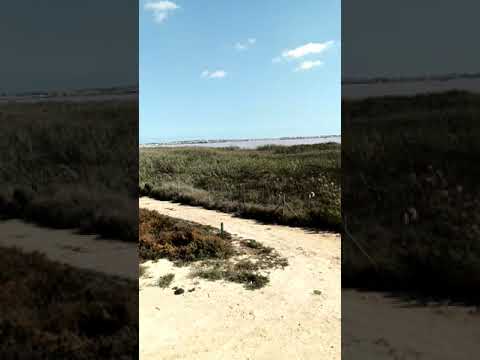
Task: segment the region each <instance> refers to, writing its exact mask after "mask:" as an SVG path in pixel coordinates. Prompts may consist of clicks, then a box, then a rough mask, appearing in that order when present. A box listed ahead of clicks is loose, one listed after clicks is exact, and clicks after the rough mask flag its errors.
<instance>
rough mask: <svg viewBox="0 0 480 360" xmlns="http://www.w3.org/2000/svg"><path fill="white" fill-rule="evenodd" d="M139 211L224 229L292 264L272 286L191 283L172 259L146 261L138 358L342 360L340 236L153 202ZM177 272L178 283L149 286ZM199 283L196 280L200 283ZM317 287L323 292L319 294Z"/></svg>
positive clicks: (273, 279)
mask: <svg viewBox="0 0 480 360" xmlns="http://www.w3.org/2000/svg"><path fill="white" fill-rule="evenodd" d="M140 207H141V208H147V209H150V210H156V211H158V212H160V213H161V214H165V215H169V216H173V217H177V218H182V219H185V220H190V221H195V222H197V223H201V224H205V225H210V226H215V227H219V226H220V223H221V222H223V223H224V225H225V230H226V231H228V232H230V233H232V234H234V235H236V236H239V237H242V238H250V239H255V240H257V241H259V242H261V243H262V244H264V245H266V246H272V247H274V248H275V249H276V250H277V251H278V252H279V253H280V255H282V256H285V257H287V258H288V261H289V266H288V267H286V268H285V269H284V270H275V271H272V272H271V274H270V284H269V285H267V287H265V288H263V289H260V290H255V291H249V290H245V289H244V288H243V287H242V286H241V285H238V284H232V283H225V282H208V281H205V280H198V279H190V278H189V277H188V274H189V269H188V268H176V267H174V266H173V265H172V263H170V262H169V261H166V260H162V261H159V262H157V263H151V262H148V263H146V265H147V267H148V270H147V272H148V273H149V274H150V276H151V278H145V279H141V280H140V287H141V291H140V299H139V300H140V315H139V316H140V358H141V359H142V360H153V359H243V360H245V359H255V360H257V359H258V360H261V359H306V360H308V359H340V236H339V235H338V234H331V233H314V232H311V233H310V232H307V231H305V230H303V229H299V228H290V227H285V226H273V225H262V224H258V223H257V222H255V221H253V220H246V219H240V218H236V217H233V216H232V215H229V214H224V213H220V212H216V211H212V210H205V209H202V208H198V207H191V206H183V205H179V204H173V203H170V202H166V201H156V200H152V199H148V198H141V199H140ZM169 272H172V273H174V274H175V279H174V281H173V283H172V284H171V287H172V286H179V287H182V288H184V289H185V290H187V289H191V288H195V291H193V292H188V291H186V292H185V293H184V294H182V295H178V296H176V295H174V294H173V291H172V290H171V289H161V288H159V287H155V286H150V285H151V284H152V282H153V281H154V280H155V279H157V278H158V277H159V276H161V275H164V274H167V273H169ZM195 282H198V283H196V284H195ZM314 290H319V291H321V294H320V295H315V294H314V293H313V291H314Z"/></svg>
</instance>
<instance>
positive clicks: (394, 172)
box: [342, 92, 480, 302]
mask: <svg viewBox="0 0 480 360" xmlns="http://www.w3.org/2000/svg"><path fill="white" fill-rule="evenodd" d="M342 112H343V114H342V119H343V120H342V121H343V123H342V130H343V133H342V151H343V153H342V161H343V165H344V167H345V171H344V174H343V187H342V188H343V194H342V205H343V211H342V212H343V216H344V218H346V220H347V230H348V231H349V234H351V235H352V237H353V238H354V239H355V241H354V240H352V239H351V238H350V237H349V236H348V235H347V234H344V235H345V236H344V237H343V241H342V278H343V284H344V285H345V286H361V287H368V288H374V289H392V290H393V289H395V290H399V289H405V290H409V291H410V290H416V291H422V292H425V293H426V294H430V295H439V296H449V297H455V296H456V297H462V298H465V299H470V300H472V299H473V300H475V301H477V302H478V301H480V295H479V292H478V288H479V286H480V242H479V241H478V240H479V238H480V227H479V226H480V217H479V215H478V214H480V212H479V210H480V191H479V190H480V182H479V181H478V180H479V179H480V168H479V167H478V166H477V159H478V157H479V155H480V143H479V142H478V138H479V135H480V122H479V121H478V120H479V118H480V95H474V94H469V93H464V92H450V93H446V94H437V95H418V96H413V97H392V98H376V99H367V100H358V101H350V102H344V104H343V107H342ZM355 242H357V243H358V244H356V243H355ZM359 246H360V247H362V248H363V250H364V251H365V252H366V253H367V254H369V256H370V258H369V257H367V256H366V255H365V254H364V253H363V252H362V251H361V250H360V248H359Z"/></svg>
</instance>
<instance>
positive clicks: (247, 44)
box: [235, 38, 257, 51]
mask: <svg viewBox="0 0 480 360" xmlns="http://www.w3.org/2000/svg"><path fill="white" fill-rule="evenodd" d="M256 42H257V39H255V38H249V39H248V40H247V41H246V42H244V43H241V42H238V43H236V44H235V49H237V50H238V51H244V50H248V49H249V48H251V47H252V46H253V45H255V43H256Z"/></svg>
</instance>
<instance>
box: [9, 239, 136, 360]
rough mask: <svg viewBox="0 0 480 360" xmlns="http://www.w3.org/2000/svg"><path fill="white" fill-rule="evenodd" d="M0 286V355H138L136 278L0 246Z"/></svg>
mask: <svg viewBox="0 0 480 360" xmlns="http://www.w3.org/2000/svg"><path fill="white" fill-rule="evenodd" d="M0 288H1V289H2V291H0V353H1V354H2V359H5V360H9V359H12V360H13V359H39V360H40V359H72V360H93V359H112V360H113V359H138V284H137V282H133V281H126V280H120V279H117V278H112V277H107V276H104V275H101V274H97V273H93V272H91V271H86V270H79V269H75V268H71V267H69V266H67V265H62V264H59V263H55V262H51V261H49V260H47V259H46V258H45V257H44V256H42V255H40V254H37V253H33V254H23V253H21V252H20V251H18V250H16V249H11V248H8V249H6V248H2V251H0ZM112 294H115V296H112Z"/></svg>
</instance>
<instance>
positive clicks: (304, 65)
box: [294, 60, 323, 71]
mask: <svg viewBox="0 0 480 360" xmlns="http://www.w3.org/2000/svg"><path fill="white" fill-rule="evenodd" d="M321 65H323V62H321V61H320V60H315V61H310V60H308V61H302V62H301V63H300V65H298V66H297V67H296V68H295V70H294V71H306V70H310V69H313V68H314V67H317V66H321Z"/></svg>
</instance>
